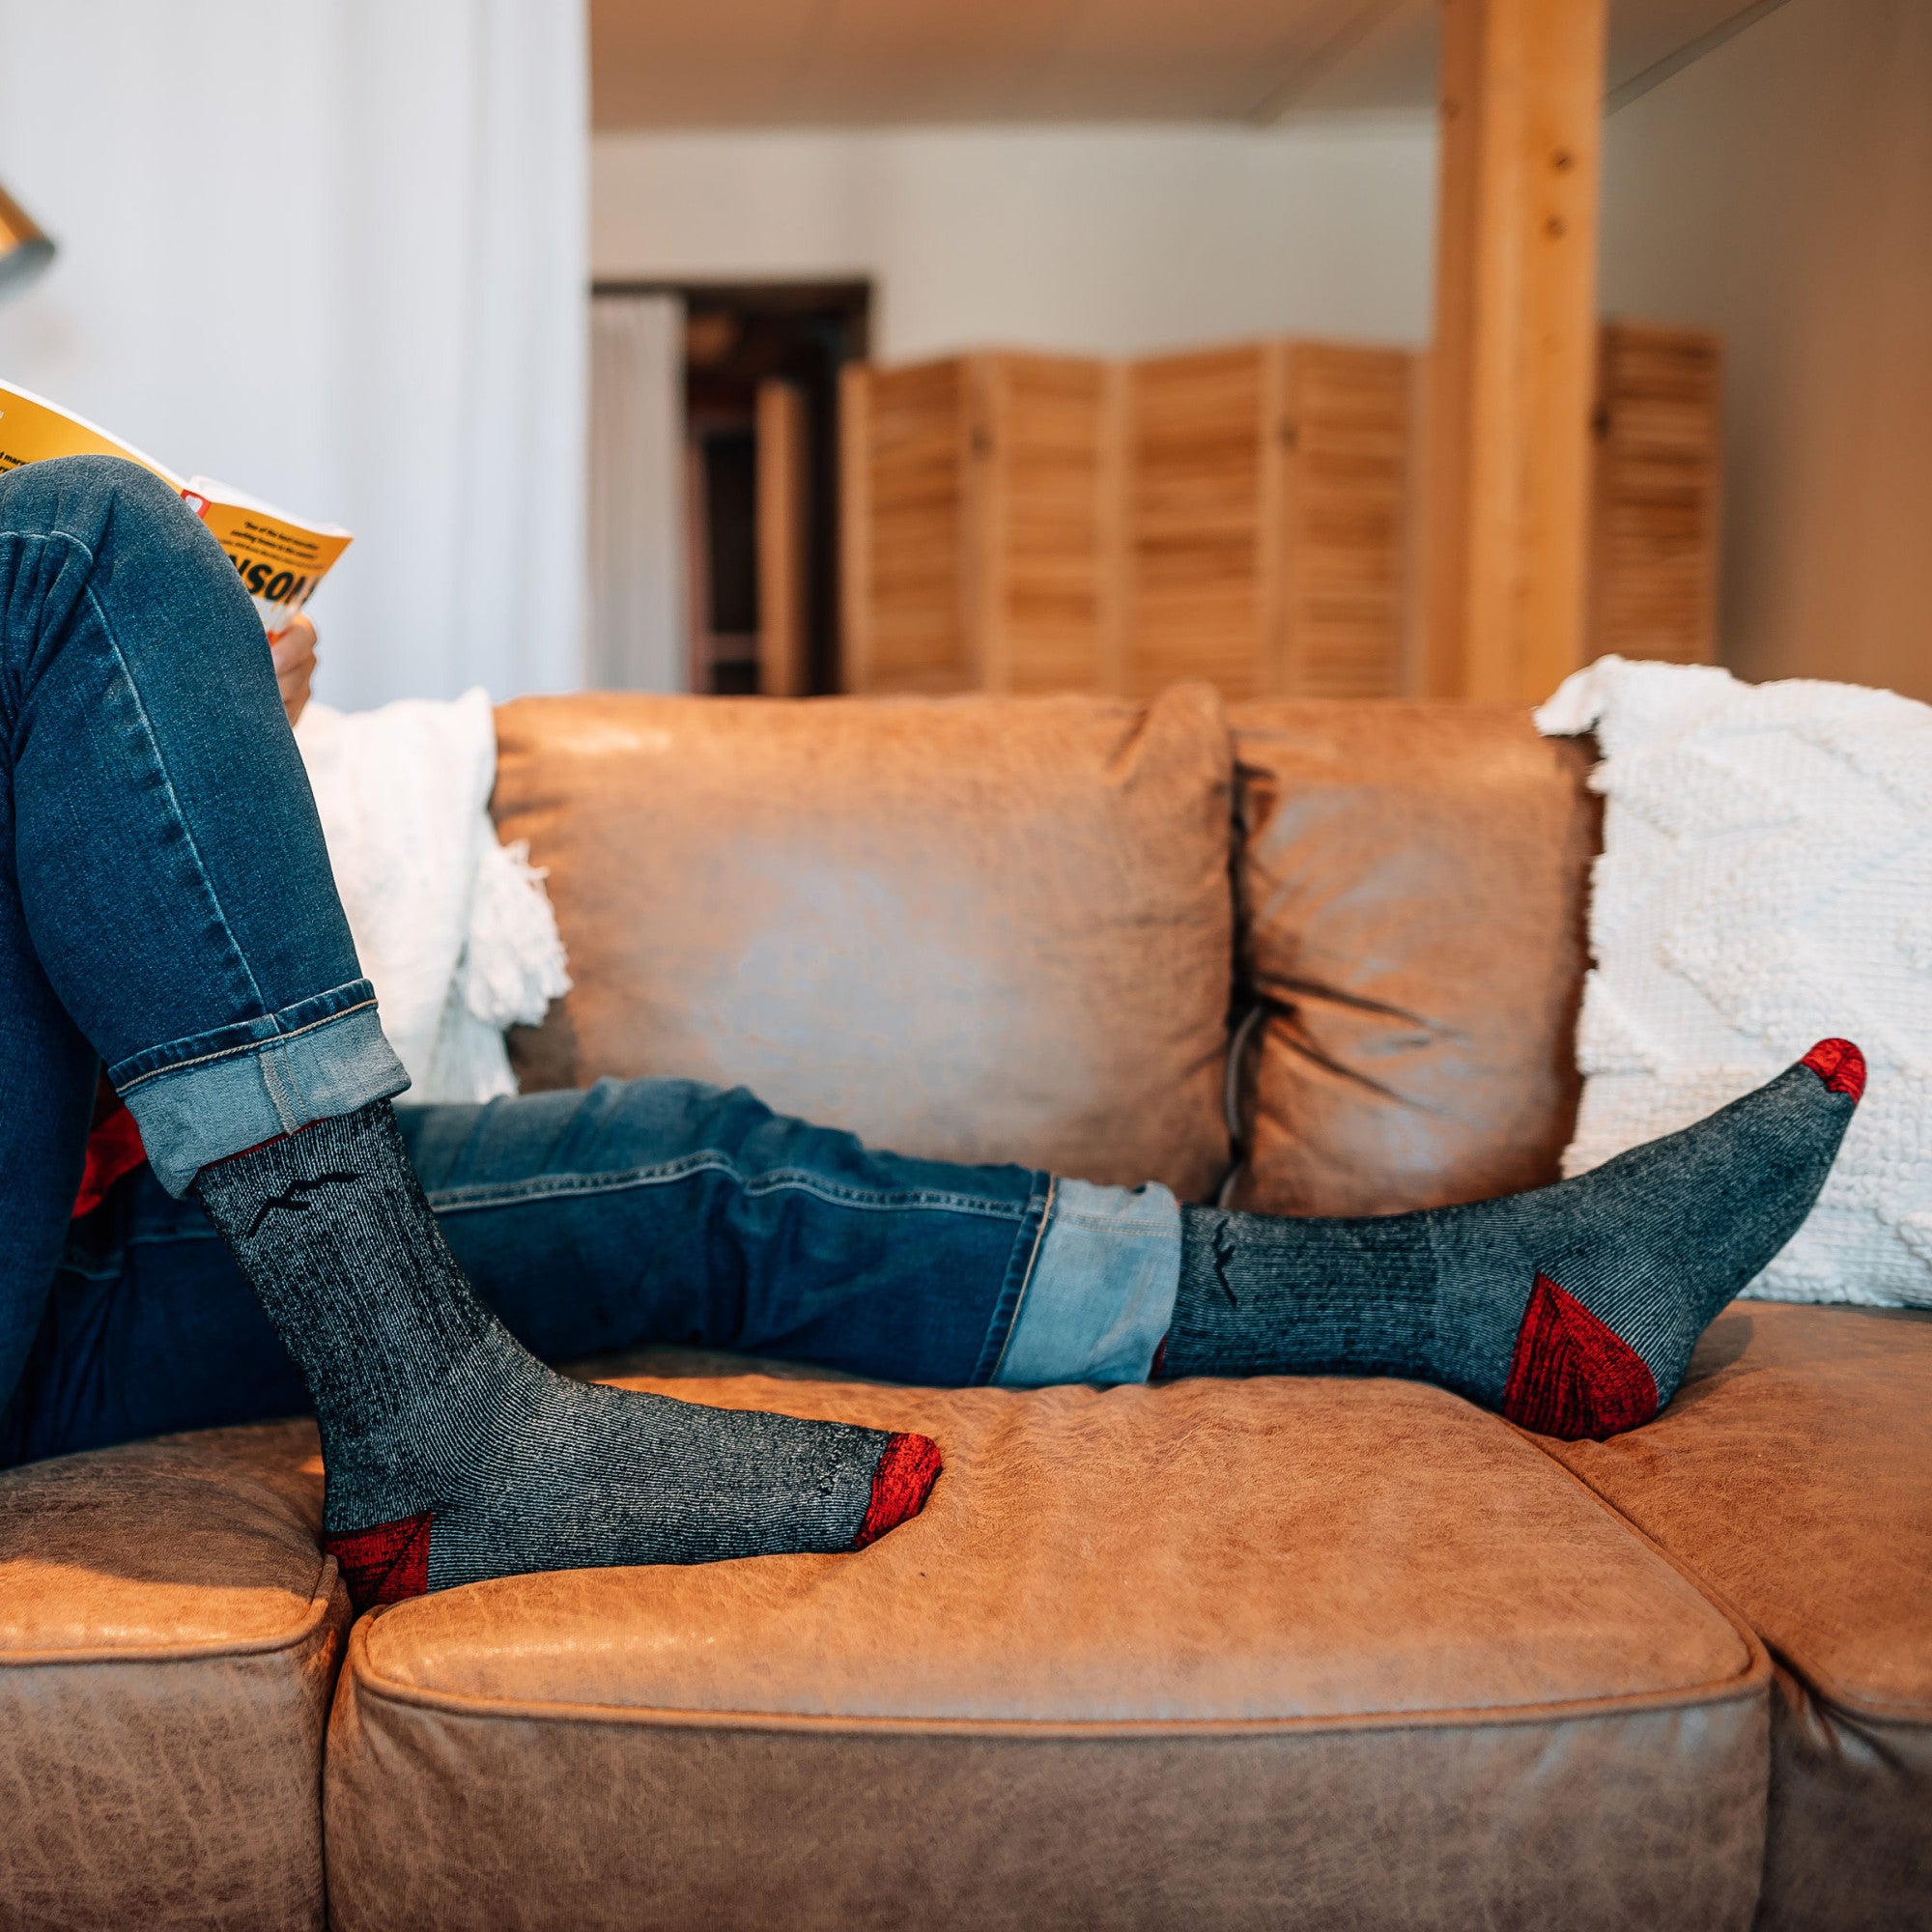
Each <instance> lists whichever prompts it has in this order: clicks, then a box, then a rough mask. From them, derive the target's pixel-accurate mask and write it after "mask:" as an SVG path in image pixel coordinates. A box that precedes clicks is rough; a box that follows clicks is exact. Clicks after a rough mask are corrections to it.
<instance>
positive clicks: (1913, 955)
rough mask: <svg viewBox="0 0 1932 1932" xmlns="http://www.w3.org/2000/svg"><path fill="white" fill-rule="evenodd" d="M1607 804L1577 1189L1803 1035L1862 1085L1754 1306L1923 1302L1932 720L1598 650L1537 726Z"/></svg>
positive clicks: (1769, 1067)
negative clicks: (1858, 1071) (1827, 1168)
mask: <svg viewBox="0 0 1932 1932" xmlns="http://www.w3.org/2000/svg"><path fill="white" fill-rule="evenodd" d="M1536 723H1537V726H1538V728H1539V729H1540V730H1542V731H1543V732H1544V733H1545V734H1546V735H1548V736H1570V735H1572V734H1575V733H1577V732H1582V731H1589V730H1594V731H1595V732H1596V734H1597V741H1598V744H1599V746H1600V747H1601V749H1602V753H1603V760H1602V762H1601V763H1600V764H1599V765H1598V766H1597V769H1596V771H1595V772H1594V774H1593V775H1592V777H1591V780H1590V783H1591V786H1592V788H1593V789H1595V790H1597V791H1599V792H1601V793H1603V795H1604V798H1605V816H1604V853H1603V856H1602V857H1601V858H1600V859H1599V860H1598V861H1597V866H1596V871H1595V874H1594V882H1593V890H1592V893H1591V902H1590V943H1591V952H1592V953H1593V954H1594V956H1595V961H1596V963H1595V965H1594V967H1593V969H1592V970H1591V972H1590V975H1589V978H1588V980H1587V981H1586V983H1585V988H1584V994H1583V1011H1582V1017H1581V1020H1580V1022H1579V1024H1578V1027H1577V1062H1578V1065H1580V1066H1581V1068H1582V1072H1583V1102H1582V1111H1581V1113H1580V1115H1579V1117H1578V1119H1577V1138H1576V1139H1575V1141H1574V1142H1572V1144H1571V1146H1570V1149H1569V1151H1568V1152H1567V1153H1566V1154H1565V1156H1564V1171H1565V1172H1566V1173H1568V1174H1580V1173H1583V1172H1584V1171H1585V1170H1586V1169H1589V1168H1592V1167H1595V1166H1596V1165H1597V1164H1598V1163H1599V1162H1601V1161H1604V1160H1607V1159H1608V1158H1609V1156H1610V1155H1611V1154H1613V1153H1618V1152H1620V1151H1622V1150H1623V1149H1625V1148H1628V1147H1634V1146H1635V1145H1636V1144H1637V1143H1638V1142H1640V1141H1646V1140H1651V1139H1653V1138H1655V1137H1656V1136H1657V1135H1659V1134H1665V1133H1670V1132H1672V1131H1674V1130H1675V1129H1676V1128H1678V1127H1682V1126H1685V1125H1688V1124H1689V1123H1690V1122H1692V1121H1694V1120H1697V1119H1698V1118H1700V1117H1701V1116H1702V1115H1704V1114H1707V1113H1709V1112H1710V1111H1711V1110H1712V1109H1713V1108H1714V1107H1718V1106H1721V1105H1722V1104H1723V1103H1724V1102H1725V1101H1726V1100H1732V1099H1735V1098H1736V1097H1737V1096H1738V1095H1739V1094H1744V1093H1747V1091H1748V1090H1749V1089H1751V1088H1752V1087H1755V1086H1757V1085H1759V1084H1760V1083H1761V1082H1763V1081H1765V1080H1767V1079H1769V1078H1770V1077H1771V1076H1772V1075H1773V1074H1774V1073H1776V1072H1777V1071H1778V1070H1779V1069H1780V1068H1782V1067H1784V1066H1787V1065H1790V1063H1791V1062H1792V1061H1794V1060H1796V1059H1797V1058H1798V1057H1799V1056H1800V1055H1801V1054H1802V1053H1804V1050H1805V1049H1806V1048H1807V1047H1809V1046H1810V1045H1811V1043H1812V1042H1813V1041H1814V1040H1817V1039H1821V1038H1825V1037H1830V1036H1833V1035H1842V1036H1843V1037H1846V1038H1849V1039H1853V1040H1856V1041H1857V1042H1858V1044H1859V1045H1860V1046H1861V1048H1862V1049H1863V1051H1864V1055H1865V1060H1866V1063H1867V1065H1868V1066H1869V1068H1870V1081H1869V1084H1868V1085H1867V1087H1866V1090H1865V1096H1864V1100H1863V1102H1862V1104H1861V1106H1860V1108H1859V1111H1858V1114H1857V1116H1856V1117H1855V1118H1854V1120H1853V1122H1852V1125H1851V1128H1850V1130H1849V1132H1848V1133H1847V1134H1846V1136H1845V1143H1844V1147H1843V1149H1842V1150H1841V1151H1840V1152H1839V1155H1838V1160H1837V1165H1836V1166H1835V1167H1834V1168H1833V1172H1832V1178H1831V1179H1830V1180H1829V1181H1828V1182H1827V1183H1826V1187H1825V1192H1824V1195H1823V1197H1822V1198H1821V1199H1820V1201H1819V1203H1818V1206H1817V1208H1815V1209H1814V1210H1813V1212H1812V1215H1811V1218H1810V1219H1809V1220H1808V1221H1807V1222H1806V1223H1805V1225H1804V1228H1803V1230H1801V1232H1800V1233H1799V1235H1798V1236H1797V1237H1796V1239H1794V1240H1793V1241H1792V1243H1791V1244H1790V1246H1789V1247H1787V1248H1786V1249H1785V1251H1784V1252H1783V1253H1782V1254H1781V1255H1779V1256H1778V1258H1777V1259H1776V1261H1775V1262H1773V1263H1772V1264H1771V1266H1770V1267H1768V1268H1767V1269H1766V1270H1765V1271H1764V1273H1763V1274H1761V1275H1760V1276H1758V1278H1757V1280H1756V1281H1755V1282H1754V1283H1753V1284H1752V1286H1751V1288H1750V1290H1749V1291H1748V1293H1752V1294H1756V1295H1760V1296H1764V1297H1766V1298H1768V1299H1773V1300H1779V1301H1853V1302H1863V1303H1867V1304H1873V1305H1879V1306H1889V1307H1900V1306H1903V1307H1917V1308H1928V1307H1932V707H1928V706H1926V705H1923V704H1918V703H1914V702H1913V701H1912V700H1911V699H1909V698H1904V697H1900V696H1896V695H1895V694H1894V693H1892V692H1888V691H1869V690H1866V689H1864V688H1862V687H1861V686H1858V685H1847V684H1824V683H1818V682H1813V681H1809V680H1805V681H1792V682H1787V683H1780V684H1764V685H1747V684H1741V683H1739V682H1738V681H1737V680H1736V679H1735V678H1733V677H1732V676H1731V675H1730V674H1729V673H1728V672H1727V671H1723V670H1719V669H1716V668H1710V667H1705V666H1687V665H1662V664H1630V663H1626V662H1625V661H1624V660H1623V659H1621V658H1615V657H1608V658H1603V659H1600V660H1599V661H1598V662H1597V663H1596V664H1594V665H1592V666H1591V667H1590V668H1588V669H1587V670H1581V671H1578V672H1577V673H1576V674H1575V675H1574V676H1573V677H1571V678H1569V679H1567V680H1566V681H1565V683H1564V684H1563V686H1562V688H1561V689H1560V690H1559V691H1558V692H1557V693H1556V695H1555V696H1553V697H1552V698H1551V699H1550V700H1549V702H1548V704H1546V705H1544V707H1543V708H1542V709H1541V710H1540V711H1539V712H1538V713H1537V714H1536Z"/></svg>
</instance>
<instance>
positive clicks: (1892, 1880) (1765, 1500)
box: [1548, 1301, 1932, 1932]
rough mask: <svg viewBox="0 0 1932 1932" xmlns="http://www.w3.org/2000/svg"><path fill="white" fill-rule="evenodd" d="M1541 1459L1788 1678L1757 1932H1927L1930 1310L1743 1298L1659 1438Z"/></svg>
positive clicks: (1587, 1446)
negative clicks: (1673, 1566)
mask: <svg viewBox="0 0 1932 1932" xmlns="http://www.w3.org/2000/svg"><path fill="white" fill-rule="evenodd" d="M1548 1448H1549V1450H1550V1453H1551V1454H1553V1455H1556V1456H1558V1457H1560V1458H1561V1459H1562V1460H1563V1461H1564V1462H1565V1463H1568V1464H1569V1465H1570V1467H1572V1468H1573V1469H1575V1470H1576V1471H1577V1474H1578V1475H1580V1476H1581V1477H1582V1478H1583V1479H1584V1481H1585V1482H1587V1483H1589V1484H1590V1485H1591V1487H1592V1488H1594V1489H1595V1490H1596V1491H1597V1492H1599V1493H1600V1494H1601V1495H1603V1496H1605V1498H1607V1499H1608V1500H1609V1501H1610V1502H1611V1503H1613V1504H1615V1506H1616V1507H1617V1508H1618V1509H1619V1510H1621V1511H1622V1512H1623V1513H1624V1515H1625V1516H1627V1517H1628V1518H1629V1519H1630V1520H1631V1521H1633V1522H1634V1523H1635V1524H1636V1525H1637V1526H1638V1527H1639V1528H1640V1529H1642V1530H1643V1531H1644V1532H1645V1533H1646V1534H1648V1535H1649V1536H1652V1537H1654V1538H1655V1539H1656V1540H1657V1542H1658V1543H1660V1544H1661V1545H1662V1547H1663V1548H1666V1549H1668V1550H1669V1551H1670V1552H1671V1554H1672V1555H1674V1556H1675V1557H1677V1558H1678V1560H1679V1561H1680V1562H1683V1563H1685V1564H1687V1565H1689V1566H1690V1568H1691V1569H1692V1570H1694V1571H1695V1572H1696V1574H1697V1575H1698V1576H1700V1577H1703V1578H1704V1579H1705V1580H1706V1581H1707V1582H1709V1583H1710V1584H1711V1585H1712V1586H1713V1587H1714V1588H1715V1589H1717V1590H1719V1591H1720V1592H1721V1593H1722V1594H1723V1595H1724V1597H1725V1598H1727V1599H1728V1600H1729V1602H1731V1603H1732V1604H1734V1605H1737V1607H1738V1608H1739V1609H1740V1610H1741V1611H1742V1612H1743V1613H1744V1614H1745V1616H1746V1617H1747V1618H1748V1619H1749V1621H1750V1622H1751V1624H1752V1626H1753V1627H1754V1628H1755V1629H1756V1630H1757V1631H1758V1632H1759V1633H1760V1634H1762V1635H1763V1637H1764V1639H1765V1641H1766V1642H1767V1643H1768V1644H1769V1645H1770V1646H1771V1648H1772V1650H1773V1651H1774V1652H1775V1653H1776V1656H1777V1658H1778V1659H1779V1661H1780V1663H1781V1664H1782V1665H1783V1666H1784V1669H1785V1671H1786V1673H1787V1675H1786V1678H1785V1680H1784V1682H1783V1683H1782V1684H1781V1686H1780V1691H1781V1695H1779V1696H1778V1697H1777V1698H1776V1700H1775V1703H1774V1710H1775V1714H1776V1722H1775V1725H1774V1738H1775V1745H1776V1749H1775V1755H1774V1759H1773V1784H1772V1803H1771V1826H1770V1841H1769V1850H1768V1855H1767V1864H1766V1881H1765V1903H1764V1918H1763V1923H1764V1924H1766V1925H1768V1926H1778V1927H1792V1928H1796V1927H1801V1926H1803V1927H1807V1928H1809V1927H1822V1928H1833V1927H1844V1928H1847V1932H1849V1928H1852V1927H1855V1926H1856V1927H1887V1926H1896V1927H1900V1928H1904V1927H1906V1926H1913V1927H1923V1926H1925V1925H1928V1924H1932V1315H1921V1314H1915V1313H1911V1312H1908V1311H1904V1310H1892V1309H1862V1308H1812V1307H1794V1306H1788V1305H1785V1304H1781V1303H1777V1302H1768V1301H1737V1302H1733V1303H1732V1304H1731V1306H1730V1307H1729V1308H1728V1309H1727V1310H1726V1311H1725V1312H1724V1313H1723V1314H1722V1315H1720V1316H1719V1318H1718V1320H1717V1321H1715V1322H1714V1323H1713V1324H1712V1325H1711V1327H1710V1328H1709V1329H1708V1330H1707V1331H1706V1332H1705V1335H1704V1338H1703V1340H1702V1341H1701V1342H1700V1343H1699V1344H1698V1346H1697V1352H1696V1354H1695V1355H1694V1356H1693V1357H1692V1359H1691V1363H1690V1373H1689V1374H1688V1375H1687V1376H1686V1377H1685V1379H1684V1383H1683V1386H1682V1387H1681V1388H1680V1389H1679V1391H1678V1394H1677V1399H1676V1401H1674V1402H1673V1403H1672V1404H1671V1405H1670V1406H1669V1407H1668V1408H1667V1409H1665V1410H1664V1412H1663V1414H1662V1416H1660V1417H1659V1418H1658V1420H1657V1421H1655V1422H1653V1423H1652V1424H1651V1425H1650V1426H1649V1427H1648V1428H1647V1429H1640V1430H1636V1431H1634V1433H1632V1434H1631V1435H1620V1436H1617V1437H1615V1438H1613V1439H1612V1440H1611V1441H1608V1442H1574V1443H1554V1442H1552V1443H1550V1444H1548Z"/></svg>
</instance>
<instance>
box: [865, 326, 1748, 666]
mask: <svg viewBox="0 0 1932 1932" xmlns="http://www.w3.org/2000/svg"><path fill="white" fill-rule="evenodd" d="M1427 367H1428V358H1427V357H1426V356H1425V355H1420V354H1417V353H1412V352H1409V351H1406V350H1401V349H1385V348H1374V347H1365V346H1360V345H1355V344H1348V343H1335V342H1311V341H1301V340H1277V341H1268V342H1248V343H1238V344H1234V345H1231V346H1228V347H1222V348H1214V349H1205V350H1196V351H1191V352H1189V353H1187V354H1184V355H1160V356H1152V357H1147V358H1144V359H1141V360H1138V361H1132V362H1107V361H1103V360H1101V359H1099V358H1097V357H1092V356H1075V355H1024V354H1017V353H1012V352H988V353H984V354H978V355H957V356H950V357H946V358H944V359H942V360H938V361H932V362H922V363H917V364H911V365H908V366H904V367H897V368H893V367H871V366H867V365H854V366H851V367H848V368H847V369H846V371H845V372H844V377H843V387H842V390H841V396H840V404H841V409H840V477H841V484H840V488H841V492H842V498H843V500H842V503H841V513H840V527H841V531H842V537H841V544H842V550H843V561H842V569H841V579H842V587H841V603H842V608H843V613H844V621H843V639H844V656H843V677H842V683H843V688H844V689H846V690H848V691H869V692H892V691H975V690H978V691H1008V692H1029V691H1090V692H1102V693H1111V694H1115V695H1120V696H1146V695H1148V694H1150V693H1151V692H1153V691H1156V690H1158V689H1159V688H1160V687H1161V686H1162V685H1164V684H1168V683H1171V682H1173V681H1174V680H1175V679H1177V678H1182V677H1203V678H1207V679H1208V680H1209V681H1210V682H1212V683H1214V684H1215V685H1217V686H1219V688H1220V689H1221V691H1222V692H1223V693H1224V694H1225V695H1226V696H1229V697H1231V698H1235V697H1257V696H1283V697H1293V696H1317V697H1387V696H1404V695H1410V694H1414V693H1416V692H1419V691H1420V690H1421V689H1422V688H1423V687H1424V668H1423V663H1422V659H1423V655H1424V654H1423V650H1422V645H1421V637H1420V632H1421V625H1422V622H1423V619H1424V615H1425V612H1426V609H1427V603H1426V599H1425V596H1424V581H1423V570H1422V561H1423V559H1422V556H1421V538H1422V534H1423V532H1422V522H1423V519H1422V515H1421V501H1422V497H1421V487H1422V478H1423V462H1422V449H1423V440H1424V430H1425V423H1426V412H1425V409H1424V402H1425V397H1424V394H1423V384H1424V381H1425V376H1426V372H1427ZM1718 385H1719V344H1718V341H1717V339H1716V338H1715V337H1714V336H1711V335H1709V334H1707V333H1703V332H1701V331H1698V330H1693V329H1681V328H1662V327H1649V326H1644V325H1637V324H1630V323H1606V324H1605V325H1604V326H1603V327H1602V328H1601V329H1600V331H1599V339H1598V354H1597V388H1596V392H1595V407H1594V424H1595V435H1596V440H1595V454H1594V459H1593V467H1592V472H1591V476H1590V479H1589V501H1588V529H1587V532H1586V582H1587V589H1588V610H1587V612H1586V617H1585V641H1586V646H1587V649H1588V652H1589V655H1591V656H1595V655H1597V654H1599V653H1601V652H1604V651H1611V650H1614V651H1621V652H1622V653H1624V654H1625V655H1626V656H1630V657H1647V658H1669V659H1674V660H1676V661H1678V662H1681V663H1697V662H1706V661H1708V660H1709V659H1710V657H1711V655H1712V649H1713V643H1714V638H1715V626H1714V621H1713V616H1714V587H1715V582H1716V562H1717V535H1718V523H1717V512H1718V441H1717V421H1718V416H1717V411H1718Z"/></svg>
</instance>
